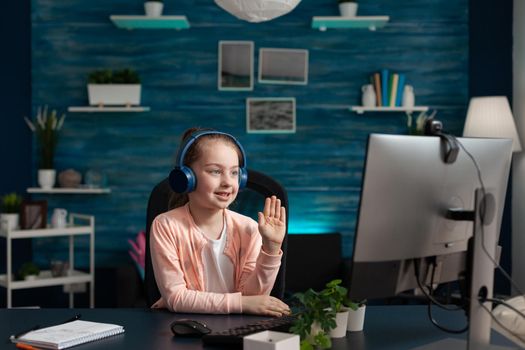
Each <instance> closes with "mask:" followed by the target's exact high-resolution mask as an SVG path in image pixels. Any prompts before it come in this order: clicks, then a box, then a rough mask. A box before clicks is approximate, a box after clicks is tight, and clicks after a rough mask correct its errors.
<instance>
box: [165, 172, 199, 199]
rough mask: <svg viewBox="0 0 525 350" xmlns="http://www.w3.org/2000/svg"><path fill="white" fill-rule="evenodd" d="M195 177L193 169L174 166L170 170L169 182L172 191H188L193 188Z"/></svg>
mask: <svg viewBox="0 0 525 350" xmlns="http://www.w3.org/2000/svg"><path fill="white" fill-rule="evenodd" d="M196 182H197V181H196V178H195V174H193V171H192V170H191V169H190V168H188V167H186V166H184V167H182V168H179V167H176V168H175V169H173V170H172V171H171V172H170V176H169V183H170V187H171V189H172V190H173V192H176V193H189V192H192V191H193V190H195V185H196Z"/></svg>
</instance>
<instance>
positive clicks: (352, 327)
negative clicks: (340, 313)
mask: <svg viewBox="0 0 525 350" xmlns="http://www.w3.org/2000/svg"><path fill="white" fill-rule="evenodd" d="M365 311H366V305H362V306H360V307H359V308H358V309H357V310H355V311H354V310H350V311H349V312H348V326H347V330H348V331H350V332H360V331H362V330H363V326H364V324H365Z"/></svg>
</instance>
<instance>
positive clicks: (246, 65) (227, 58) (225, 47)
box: [217, 41, 253, 91]
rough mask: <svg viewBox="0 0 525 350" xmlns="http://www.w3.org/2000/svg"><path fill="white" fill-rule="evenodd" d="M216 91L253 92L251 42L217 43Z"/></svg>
mask: <svg viewBox="0 0 525 350" xmlns="http://www.w3.org/2000/svg"><path fill="white" fill-rule="evenodd" d="M217 80H218V89H219V90H230V91H242V90H253V41H219V68H218V77H217Z"/></svg>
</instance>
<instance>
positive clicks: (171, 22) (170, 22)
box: [109, 15, 190, 30]
mask: <svg viewBox="0 0 525 350" xmlns="http://www.w3.org/2000/svg"><path fill="white" fill-rule="evenodd" d="M109 19H111V21H112V22H113V24H114V25H115V26H117V27H118V28H124V29H177V30H181V29H189V28H190V22H188V19H187V18H186V16H160V17H150V16H121V15H112V16H109Z"/></svg>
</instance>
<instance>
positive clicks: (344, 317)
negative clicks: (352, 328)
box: [330, 308, 349, 338]
mask: <svg viewBox="0 0 525 350" xmlns="http://www.w3.org/2000/svg"><path fill="white" fill-rule="evenodd" d="M348 313H349V311H348V309H346V308H344V309H342V311H340V312H338V313H336V314H335V324H336V327H335V328H334V329H332V330H331V331H330V337H331V338H343V337H345V336H346V327H347V324H348Z"/></svg>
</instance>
